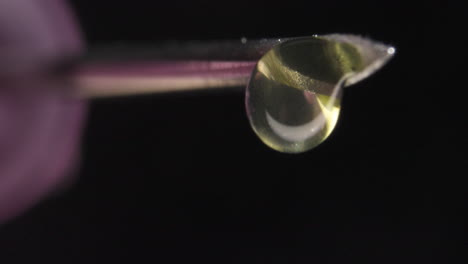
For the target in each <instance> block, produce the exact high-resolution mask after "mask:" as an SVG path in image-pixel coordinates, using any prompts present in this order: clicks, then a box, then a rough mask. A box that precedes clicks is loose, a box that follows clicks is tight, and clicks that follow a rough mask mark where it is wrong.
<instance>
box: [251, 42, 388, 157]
mask: <svg viewBox="0 0 468 264" xmlns="http://www.w3.org/2000/svg"><path fill="white" fill-rule="evenodd" d="M389 49H392V51H393V52H388V51H389ZM394 51H395V49H394V48H391V47H388V46H385V45H382V44H380V43H376V42H373V41H369V40H367V39H363V38H361V37H357V36H353V35H339V34H335V35H326V36H313V37H304V38H296V39H292V40H288V41H285V42H282V43H280V44H278V45H276V46H275V47H273V48H272V49H271V50H270V51H268V52H267V53H266V54H265V55H264V56H263V57H262V58H261V59H260V60H259V61H258V63H257V65H256V68H255V69H254V71H253V73H252V75H251V79H250V82H249V85H248V87H247V90H246V108H247V115H248V117H249V120H250V124H251V125H252V127H253V129H254V131H255V133H256V134H257V135H258V136H259V137H260V139H261V140H262V141H263V142H264V143H265V144H266V145H268V146H270V147H271V148H273V149H275V150H278V151H281V152H289V153H300V152H304V151H307V150H309V149H312V148H314V147H316V146H317V145H319V144H320V143H322V142H323V141H324V140H325V139H327V137H328V136H329V135H330V134H331V133H332V131H333V129H334V128H335V125H336V123H337V121H338V116H339V113H340V105H341V95H342V89H343V87H345V86H347V85H351V84H353V83H356V82H358V81H359V80H361V79H363V78H365V77H367V76H369V75H370V74H371V73H373V72H374V71H375V70H377V69H378V68H380V67H381V66H382V65H383V64H384V63H385V62H386V61H387V60H388V59H389V58H390V57H391V55H392V54H393V53H394Z"/></svg>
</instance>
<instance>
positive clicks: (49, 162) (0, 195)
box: [0, 0, 86, 223]
mask: <svg viewBox="0 0 468 264" xmlns="http://www.w3.org/2000/svg"><path fill="white" fill-rule="evenodd" d="M82 48H83V45H82V42H81V41H80V37H79V33H78V30H77V26H76V25H75V24H74V21H73V19H72V18H71V16H70V12H69V10H68V9H67V7H66V6H65V4H64V3H63V2H62V1H60V0H42V1H37V0H1V1H0V223H2V222H4V221H5V220H7V219H10V218H12V217H14V216H16V215H18V214H20V213H22V212H23V211H24V210H25V209H27V208H28V207H31V206H32V205H34V204H35V203H36V202H38V201H39V200H40V199H41V198H42V197H44V196H45V195H47V193H49V192H50V191H51V190H53V189H54V187H57V185H59V184H61V183H63V182H64V179H65V178H66V177H67V176H70V175H71V174H70V173H71V170H72V169H73V168H74V166H75V163H76V160H77V154H78V146H79V145H78V144H79V138H80V133H81V130H82V121H83V118H84V116H85V109H86V106H85V104H84V103H83V102H82V101H80V100H77V99H72V98H66V97H65V96H63V95H62V94H61V93H58V92H57V91H56V89H53V88H59V89H67V87H60V85H57V84H58V83H59V82H57V81H56V80H55V81H54V80H51V79H50V77H49V78H48V77H46V75H45V74H44V73H45V72H46V71H47V70H48V66H49V65H51V64H53V63H54V61H57V60H60V58H62V57H64V56H72V55H76V54H78V53H79V52H80V51H81V50H82Z"/></svg>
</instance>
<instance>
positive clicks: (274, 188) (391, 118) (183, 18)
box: [0, 0, 466, 264]
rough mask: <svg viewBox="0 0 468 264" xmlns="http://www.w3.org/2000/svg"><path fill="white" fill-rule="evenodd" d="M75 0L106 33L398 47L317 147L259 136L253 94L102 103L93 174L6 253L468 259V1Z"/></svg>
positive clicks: (87, 22) (93, 35)
mask: <svg viewBox="0 0 468 264" xmlns="http://www.w3.org/2000/svg"><path fill="white" fill-rule="evenodd" d="M72 4H73V7H74V8H75V10H76V12H77V15H78V18H79V19H80V22H81V24H82V27H83V30H84V33H85V37H86V38H87V40H88V42H89V43H90V45H91V46H92V45H98V44H109V43H113V42H122V41H123V42H127V43H148V42H158V41H162V40H168V39H175V40H186V39H225V38H230V39H232V38H240V37H242V36H245V37H248V38H258V37H288V36H303V35H310V34H323V33H334V32H343V33H356V34H361V35H365V36H370V37H372V38H374V39H376V40H380V41H382V42H385V43H389V44H393V45H395V46H396V47H397V56H396V57H395V58H394V60H392V61H391V62H390V63H389V64H388V65H387V66H386V67H385V68H384V69H383V70H381V71H379V72H378V73H377V74H375V75H373V76H372V77H370V78H369V79H367V80H365V81H363V82H361V83H359V84H358V85H356V86H354V87H352V88H349V89H347V90H346V93H345V95H344V100H343V108H342V114H341V117H340V120H339V124H338V126H337V128H336V130H335V132H334V133H333V134H332V135H331V137H330V138H329V139H328V140H327V141H326V142H325V143H323V144H322V145H320V146H319V147H317V148H316V149H314V150H312V151H309V152H307V153H305V154H300V155H287V154H281V153H277V152H275V151H273V150H270V149H268V148H267V147H266V146H264V145H263V144H262V143H261V142H260V141H259V140H258V139H257V138H256V136H255V134H254V133H253V132H252V130H251V128H250V126H249V124H248V120H247V118H246V115H245V112H244V104H243V94H242V93H237V92H232V91H231V92H205V93H199V94H196V93H195V94H191V93H190V94H172V95H171V94H170V95H149V96H137V97H131V98H118V99H105V100H95V101H92V102H91V107H90V112H89V120H88V121H89V122H88V126H87V128H86V133H85V136H84V139H83V158H82V163H81V169H80V172H79V178H78V180H77V182H76V183H75V184H74V185H72V186H71V187H70V188H69V189H68V190H66V191H64V192H62V193H60V194H57V195H55V196H53V197H51V198H49V199H48V200H46V201H44V202H43V203H41V204H40V205H39V206H37V207H36V208H34V209H33V210H31V211H29V212H28V213H27V214H25V215H23V216H21V217H19V218H18V219H16V220H14V221H12V222H11V223H9V224H8V225H6V226H4V227H2V229H1V230H0V244H1V245H2V249H5V248H8V250H6V251H5V252H6V253H2V254H1V256H0V261H1V262H2V263H5V264H6V263H31V261H35V262H36V263H37V262H39V263H139V262H143V261H144V262H145V263H194V262H196V263H242V264H247V263H350V262H352V263H379V264H384V263H392V264H393V263H466V258H464V257H465V256H464V253H465V251H466V246H464V245H463V241H464V227H465V225H464V215H465V211H466V208H465V200H464V194H465V190H466V185H463V184H462V183H463V181H462V179H463V178H464V177H466V172H464V170H465V169H466V164H465V162H466V154H465V148H466V128H465V124H466V115H465V114H464V112H465V111H464V110H465V107H464V105H465V104H464V98H465V97H464V96H463V90H465V88H466V85H465V84H463V82H458V81H456V79H457V78H459V77H460V75H459V73H458V72H461V71H460V69H463V67H464V66H463V64H464V61H463V60H464V59H463V57H466V54H465V55H464V52H463V50H464V45H465V43H466V42H463V40H462V39H461V38H460V37H459V35H460V34H462V32H463V31H462V30H460V31H456V26H457V25H459V24H460V23H461V17H462V16H463V14H462V9H461V6H457V5H453V4H452V3H449V2H446V1H440V3H439V2H430V1H425V2H423V3H414V2H411V1H405V2H397V1H360V2H353V1H332V0H328V1H303V2H295V1H294V2H293V1H262V2H259V1H196V2H195V1H190V2H189V1H187V2H183V1H166V2H162V1H116V0H114V1H73V2H72ZM454 29H455V30H454ZM465 68H466V66H465Z"/></svg>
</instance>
